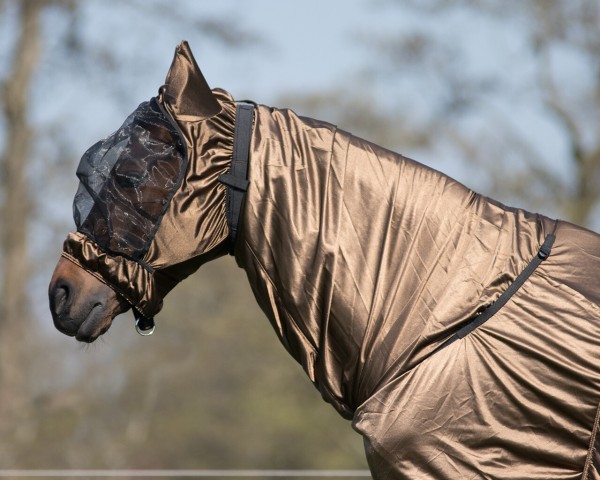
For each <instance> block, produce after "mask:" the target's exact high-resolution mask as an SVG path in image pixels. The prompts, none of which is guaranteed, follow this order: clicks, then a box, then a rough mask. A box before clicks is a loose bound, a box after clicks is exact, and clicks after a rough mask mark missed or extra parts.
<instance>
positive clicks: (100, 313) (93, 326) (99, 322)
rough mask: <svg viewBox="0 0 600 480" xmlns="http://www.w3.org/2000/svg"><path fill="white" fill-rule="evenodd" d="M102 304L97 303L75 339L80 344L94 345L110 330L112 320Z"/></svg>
mask: <svg viewBox="0 0 600 480" xmlns="http://www.w3.org/2000/svg"><path fill="white" fill-rule="evenodd" d="M103 307H104V306H103V305H102V304H101V303H96V304H95V305H94V306H93V307H92V309H91V310H90V313H88V315H87V317H86V319H85V320H84V321H83V322H82V323H81V325H80V326H79V329H78V330H77V333H76V334H75V339H76V340H78V341H80V342H85V343H92V342H93V341H95V340H96V339H97V338H98V337H99V336H101V335H103V334H104V333H106V331H107V330H108V329H109V327H110V325H111V323H112V319H111V318H110V316H107V315H106V311H105V309H104V308H103Z"/></svg>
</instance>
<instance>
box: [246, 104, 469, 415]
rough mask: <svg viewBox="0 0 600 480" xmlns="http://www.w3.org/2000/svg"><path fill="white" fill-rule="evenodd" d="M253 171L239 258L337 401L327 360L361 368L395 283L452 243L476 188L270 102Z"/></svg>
mask: <svg viewBox="0 0 600 480" xmlns="http://www.w3.org/2000/svg"><path fill="white" fill-rule="evenodd" d="M250 182H251V187H250V189H249V191H248V194H247V198H246V207H245V214H244V217H243V225H242V229H241V232H242V235H241V238H240V241H241V242H242V245H241V246H240V247H239V248H238V251H237V254H236V258H237V261H238V263H239V265H240V266H241V267H243V268H244V269H245V270H246V272H247V275H248V278H249V280H250V285H251V287H252V289H253V291H254V293H255V296H256V298H257V300H258V303H259V304H260V306H261V307H262V309H263V310H264V311H265V313H266V314H267V316H268V317H269V319H270V320H271V323H272V324H273V326H274V328H275V330H276V332H277V334H278V335H279V337H280V339H281V341H282V343H283V344H284V345H285V346H286V348H287V349H288V351H290V353H291V354H292V355H293V356H294V357H295V358H296V359H297V360H298V361H299V362H300V363H301V364H302V365H303V367H304V369H305V370H306V372H307V373H308V375H309V377H310V378H311V379H312V380H313V381H314V382H315V383H316V384H317V385H318V386H319V388H320V389H321V391H322V393H324V395H325V396H326V397H327V398H328V399H329V400H330V401H331V402H332V403H334V405H336V402H338V400H339V399H340V398H342V396H343V395H342V393H341V390H342V386H341V385H340V384H337V385H336V384H334V383H335V382H334V383H332V381H331V378H332V376H331V375H325V374H324V373H323V371H324V369H325V370H327V369H328V368H334V369H335V368H336V367H335V366H334V367H332V365H338V366H340V367H339V368H341V369H342V370H343V371H346V370H347V369H351V368H360V367H357V365H359V364H360V363H361V362H362V360H360V358H361V356H362V354H363V353H364V352H361V349H362V348H363V347H362V346H363V343H364V342H363V339H364V338H365V336H366V335H367V330H368V328H369V324H370V323H373V320H374V319H376V318H377V317H379V316H381V315H383V314H384V313H385V312H384V311H385V309H386V308H387V306H386V298H387V299H388V301H387V304H388V305H389V295H393V294H394V291H395V289H398V288H400V287H401V288H404V286H405V284H406V288H407V292H409V294H410V292H411V291H414V290H415V288H417V287H415V285H417V283H418V278H416V277H415V270H414V269H411V265H417V264H419V262H429V263H431V264H434V263H435V262H436V259H437V258H439V256H440V255H443V252H442V250H443V249H444V248H445V246H446V245H452V238H451V237H452V236H453V235H456V230H457V228H458V229H460V228H461V227H460V222H458V221H457V219H459V217H460V216H461V212H463V211H464V210H465V208H467V207H468V205H469V202H470V192H469V191H467V189H465V188H464V187H462V186H461V185H459V184H457V183H456V182H454V181H452V180H451V179H449V178H448V177H445V176H443V175H441V174H439V173H438V172H435V171H433V170H430V169H428V168H426V167H423V166H422V165H419V164H417V163H416V162H413V161H411V160H408V159H406V158H404V157H402V156H400V155H398V154H395V153H393V152H390V151H387V150H385V149H383V148H381V147H378V146H376V145H373V144H371V143H369V142H366V141H364V140H361V139H359V138H356V137H354V136H352V135H350V134H348V133H346V132H343V131H340V130H337V129H336V128H335V127H334V126H332V125H330V124H327V123H324V122H319V121H316V120H312V119H306V118H301V117H298V116H296V115H295V114H294V113H293V112H290V111H285V110H284V111H282V110H276V109H269V108H267V107H259V108H258V109H257V112H256V118H255V126H254V135H253V140H252V146H251V157H250ZM452 222H455V223H456V225H455V226H453V225H451V224H452ZM455 227H457V228H455ZM417 245H419V247H418V248H417ZM425 268H428V267H425ZM400 277H402V280H401V281H400V283H402V285H399V281H398V280H394V279H399V278H400ZM396 304H397V302H396ZM350 332H351V333H350ZM350 337H352V338H350ZM332 341H334V342H335V343H336V345H332V344H331V342H332ZM346 373H347V377H348V378H350V377H352V375H350V373H349V372H346ZM345 375H346V374H340V375H339V376H338V378H343V377H344V376H345ZM354 377H356V376H354ZM343 388H345V389H346V391H347V392H348V391H352V390H353V386H352V385H350V386H348V385H346V386H345V387H343ZM336 399H338V400H336ZM338 404H339V402H338ZM338 410H340V411H344V407H343V406H340V405H338Z"/></svg>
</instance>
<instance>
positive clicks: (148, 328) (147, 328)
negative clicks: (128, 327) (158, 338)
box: [133, 309, 156, 337]
mask: <svg viewBox="0 0 600 480" xmlns="http://www.w3.org/2000/svg"><path fill="white" fill-rule="evenodd" d="M133 314H134V315H135V330H136V332H138V333H139V334H140V335H142V336H143V337H147V336H149V335H152V334H153V333H154V330H155V329H156V325H155V323H154V318H146V317H144V316H143V315H142V314H141V313H140V312H138V311H137V310H135V309H134V310H133Z"/></svg>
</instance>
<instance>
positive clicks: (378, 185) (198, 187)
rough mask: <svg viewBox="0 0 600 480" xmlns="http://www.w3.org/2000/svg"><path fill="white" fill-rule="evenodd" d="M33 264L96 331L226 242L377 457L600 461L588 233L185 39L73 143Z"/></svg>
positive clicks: (569, 472)
mask: <svg viewBox="0 0 600 480" xmlns="http://www.w3.org/2000/svg"><path fill="white" fill-rule="evenodd" d="M77 175H78V177H79V180H80V184H79V189H78V191H77V194H76V196H75V200H74V218H75V223H76V226H77V231H76V232H72V233H69V234H68V236H67V239H66V240H65V242H64V246H63V251H62V254H61V257H60V259H59V261H58V264H57V266H56V270H55V272H54V274H53V276H52V279H51V281H50V286H49V300H50V309H51V312H52V316H53V320H54V324H55V326H56V328H57V329H58V330H59V331H61V332H62V333H65V334H67V335H70V336H74V337H75V338H76V339H77V340H79V341H82V342H93V341H94V340H96V339H97V338H98V337H99V336H100V335H102V334H103V333H105V332H106V331H107V330H108V328H109V327H110V326H111V323H112V321H113V319H114V318H115V316H117V315H119V314H121V313H123V312H125V311H127V310H128V309H132V310H133V312H134V314H135V316H136V318H137V322H138V329H139V331H140V332H141V333H150V332H151V331H152V328H153V322H154V320H153V318H154V316H155V315H156V314H157V313H158V312H159V311H160V309H161V307H162V304H163V300H164V298H165V296H166V295H167V294H168V292H169V291H170V290H172V289H173V288H174V287H175V286H176V285H177V284H178V283H179V282H180V281H182V280H183V279H184V278H186V277H188V276H189V275H191V274H192V273H194V272H195V271H196V270H197V269H198V268H199V267H200V266H201V265H202V264H204V263H205V262H207V261H210V260H212V259H214V258H217V257H220V256H224V255H227V254H230V255H233V256H234V258H235V261H236V262H237V264H238V266H239V267H241V268H242V269H243V270H244V271H245V272H246V275H247V277H248V280H249V283H250V285H251V288H252V291H253V292H254V296H255V297H256V300H257V302H258V304H259V305H260V307H261V308H262V310H263V311H264V313H265V314H266V316H267V318H268V319H269V321H270V323H271V324H272V326H273V328H274V331H275V333H276V334H277V336H278V338H279V340H280V341H281V343H282V344H283V346H284V347H285V349H286V350H287V351H288V352H289V353H290V354H291V355H292V356H293V357H294V358H295V359H296V360H297V361H298V362H299V363H300V364H301V366H302V368H303V369H304V371H305V372H306V374H307V375H308V377H309V378H310V380H311V381H312V382H313V384H314V385H315V387H316V388H317V389H318V391H319V392H320V393H321V395H322V396H323V398H324V400H325V401H327V402H329V403H330V404H331V405H332V406H333V407H334V408H335V409H336V410H337V412H339V414H340V415H342V416H343V417H344V418H346V419H349V420H351V422H352V426H353V428H354V429H355V430H356V431H357V432H358V433H360V434H361V435H362V436H363V439H364V444H365V451H366V456H367V460H368V464H369V468H370V470H371V472H372V475H373V478H375V479H377V480H379V479H416V478H436V479H452V480H456V479H467V478H468V479H476V478H477V479H479V478H481V479H484V478H485V479H500V478H502V479H508V478H510V479H524V478H527V479H530V480H531V479H544V480H551V479H552V480H553V479H559V478H560V479H567V478H569V479H570V478H573V479H575V478H578V479H585V480H588V479H598V478H600V439H599V437H598V428H599V426H600V409H599V406H600V364H599V362H598V361H597V358H598V354H597V353H598V351H599V348H598V347H599V344H600V288H599V286H598V282H597V272H599V271H600V236H599V235H598V234H596V233H594V232H592V231H589V230H586V229H584V228H582V227H579V226H576V225H573V224H571V223H568V222H566V221H562V220H554V219H550V218H547V217H545V216H543V215H540V214H535V213H530V212H527V211H525V210H523V209H519V208H512V207H508V206H505V205H503V204H501V203H499V202H496V201H494V200H492V199H490V198H487V197H485V196H483V195H480V194H477V193H475V192H474V191H472V190H470V189H469V188H467V187H466V186H464V185H462V184H461V183H459V182H457V181H455V180H453V179H452V178H450V177H448V176H446V175H444V174H443V173H441V172H438V171H436V170H433V169H431V168H429V167H427V166H425V165H422V164H420V163H418V162H416V161H414V160H411V159H409V158H407V157H404V156H402V155H400V154H397V153H394V152H392V151H389V150H386V149H384V148H382V147H379V146H377V145H375V144H373V143H370V142H368V141H366V140H363V139H360V138H358V137H356V136H354V135H352V134H350V133H348V132H346V131H343V130H341V129H338V128H337V127H336V126H335V125H332V124H330V123H327V122H323V121H319V120H315V119H311V118H307V117H302V116H299V115H297V114H296V113H294V112H293V111H291V110H286V109H278V108H272V107H268V106H265V105H259V104H254V103H251V102H236V101H235V100H234V98H233V97H232V96H231V95H230V94H229V93H228V92H226V91H225V90H222V89H213V90H211V89H210V88H209V86H208V84H207V82H206V80H205V78H204V76H203V75H202V72H201V71H200V69H199V67H198V64H197V62H196V60H195V58H194V56H193V54H192V52H191V50H190V48H189V45H188V44H187V43H186V42H182V43H181V44H180V45H179V46H178V47H177V48H176V51H175V56H174V59H173V63H172V64H171V67H170V69H169V72H168V74H167V77H166V80H165V84H164V85H163V86H162V87H161V88H160V89H159V93H158V95H157V96H156V97H154V98H153V99H151V100H150V101H149V102H143V103H142V104H141V105H140V106H139V107H138V108H137V109H136V110H135V111H134V112H133V113H132V114H131V115H130V116H129V117H128V118H127V120H126V121H125V123H124V124H123V126H122V127H121V128H120V129H119V130H117V131H116V132H115V133H113V134H112V135H111V136H109V137H108V138H106V139H104V140H101V141H100V142H98V143H97V144H95V145H94V146H93V147H91V148H90V149H89V150H88V151H87V152H86V153H85V154H84V156H83V157H82V159H81V162H80V164H79V167H78V169H77Z"/></svg>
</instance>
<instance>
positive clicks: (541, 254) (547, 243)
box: [433, 234, 555, 353]
mask: <svg viewBox="0 0 600 480" xmlns="http://www.w3.org/2000/svg"><path fill="white" fill-rule="evenodd" d="M554 239H555V236H554V234H549V235H548V236H547V237H546V239H545V240H544V243H543V244H542V246H541V247H540V249H539V251H538V253H537V255H536V256H535V257H534V258H533V259H532V260H531V261H530V262H529V263H528V264H527V266H526V267H525V269H524V270H523V271H522V272H521V273H520V274H519V276H518V277H517V278H515V281H514V282H513V283H511V284H510V285H509V286H508V288H507V289H506V290H504V292H502V295H500V296H499V297H498V300H496V301H495V302H494V303H492V304H491V305H490V306H489V307H488V308H486V309H485V310H484V311H483V312H481V314H479V315H477V316H476V317H475V318H474V319H472V320H471V321H469V323H467V324H466V325H464V326H463V327H461V328H459V329H458V330H457V331H456V333H454V335H452V336H451V337H450V338H449V339H448V340H446V341H445V342H444V343H442V344H441V345H440V346H439V347H438V348H436V349H435V351H434V352H433V353H437V352H439V351H440V350H442V349H443V348H446V347H447V346H448V345H451V344H452V343H454V342H456V341H457V340H459V339H462V338H465V337H466V336H467V335H468V334H469V333H471V332H472V331H473V330H475V329H476V328H479V327H480V326H481V325H483V324H484V323H485V322H487V321H488V320H489V319H490V318H492V317H493V316H494V315H495V314H496V313H498V311H499V310H500V309H501V308H502V307H503V306H504V305H506V302H508V301H509V300H510V297H512V296H513V295H514V294H515V293H516V292H517V290H519V288H521V286H522V285H523V284H524V283H525V281H526V280H527V279H528V278H529V277H530V276H531V274H532V273H533V272H535V269H536V268H537V267H539V265H540V264H541V263H542V262H543V261H544V260H546V259H547V258H548V257H549V256H550V252H551V251H552V245H553V244H554Z"/></svg>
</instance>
